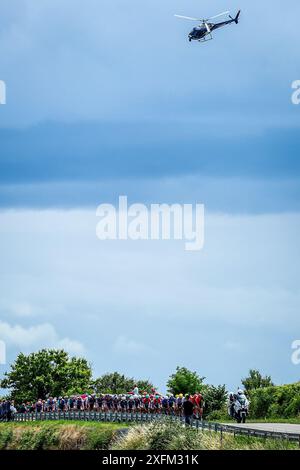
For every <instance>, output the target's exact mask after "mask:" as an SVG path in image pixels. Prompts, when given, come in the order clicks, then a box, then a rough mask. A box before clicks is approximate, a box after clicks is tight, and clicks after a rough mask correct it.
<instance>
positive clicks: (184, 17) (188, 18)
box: [174, 15, 202, 21]
mask: <svg viewBox="0 0 300 470" xmlns="http://www.w3.org/2000/svg"><path fill="white" fill-rule="evenodd" d="M174 16H176V18H181V19H183V20H192V21H202V20H200V19H199V18H191V17H190V16H182V15H174Z"/></svg>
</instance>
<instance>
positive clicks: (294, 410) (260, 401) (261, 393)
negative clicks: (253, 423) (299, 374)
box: [249, 382, 300, 419]
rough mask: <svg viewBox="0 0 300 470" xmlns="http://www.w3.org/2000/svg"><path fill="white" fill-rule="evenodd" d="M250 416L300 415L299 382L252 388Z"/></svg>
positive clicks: (293, 416) (282, 416) (290, 416)
mask: <svg viewBox="0 0 300 470" xmlns="http://www.w3.org/2000/svg"><path fill="white" fill-rule="evenodd" d="M249 397H250V401H251V406H250V413H251V417H252V418H275V419H276V418H296V417H298V416H299V415H300V382H298V383H295V384H291V385H282V386H273V387H266V388H260V389H257V390H252V391H251V393H250V394H249Z"/></svg>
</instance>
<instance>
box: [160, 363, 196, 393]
mask: <svg viewBox="0 0 300 470" xmlns="http://www.w3.org/2000/svg"><path fill="white" fill-rule="evenodd" d="M204 380H205V377H200V376H199V375H198V374H197V372H192V371H190V370H188V369H187V368H186V367H177V368H176V372H175V374H172V375H171V376H170V378H169V380H168V382H167V389H168V392H170V393H173V394H174V395H177V394H179V393H183V394H186V393H189V394H193V393H196V392H198V391H200V390H201V388H202V386H203V381H204Z"/></svg>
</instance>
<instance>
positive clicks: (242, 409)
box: [228, 396, 249, 424]
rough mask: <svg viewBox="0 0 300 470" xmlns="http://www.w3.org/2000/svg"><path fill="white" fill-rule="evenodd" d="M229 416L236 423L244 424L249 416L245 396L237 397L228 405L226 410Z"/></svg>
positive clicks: (247, 402)
mask: <svg viewBox="0 0 300 470" xmlns="http://www.w3.org/2000/svg"><path fill="white" fill-rule="evenodd" d="M228 413H229V415H230V416H231V417H232V418H234V419H235V420H236V421H237V423H239V424H241V423H246V419H247V416H248V414H249V401H248V400H247V398H246V397H245V396H238V397H236V398H235V400H234V401H233V402H232V403H231V404H230V406H229V408H228Z"/></svg>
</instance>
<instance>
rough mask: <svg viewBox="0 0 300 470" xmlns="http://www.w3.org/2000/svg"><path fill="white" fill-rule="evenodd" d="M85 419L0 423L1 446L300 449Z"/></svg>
mask: <svg viewBox="0 0 300 470" xmlns="http://www.w3.org/2000/svg"><path fill="white" fill-rule="evenodd" d="M126 427H128V425H127V426H126V424H123V423H120V424H117V423H99V422H84V421H42V422H40V421H36V422H24V423H22V422H21V423H18V422H15V423H1V424H0V450H4V449H16V450H52V449H59V450H79V449H80V450H105V449H116V450H299V446H298V443H293V442H288V441H286V440H285V439H283V440H277V439H262V438H255V437H248V436H236V437H234V436H233V435H232V434H226V433H223V436H222V437H221V434H220V433H215V432H208V431H204V432H202V431H201V430H199V431H198V430H196V429H193V428H189V427H185V426H183V425H182V424H180V423H174V422H170V421H165V422H161V423H151V424H141V425H130V426H129V429H128V433H126V434H124V435H122V434H120V433H119V431H120V429H124V428H126Z"/></svg>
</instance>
